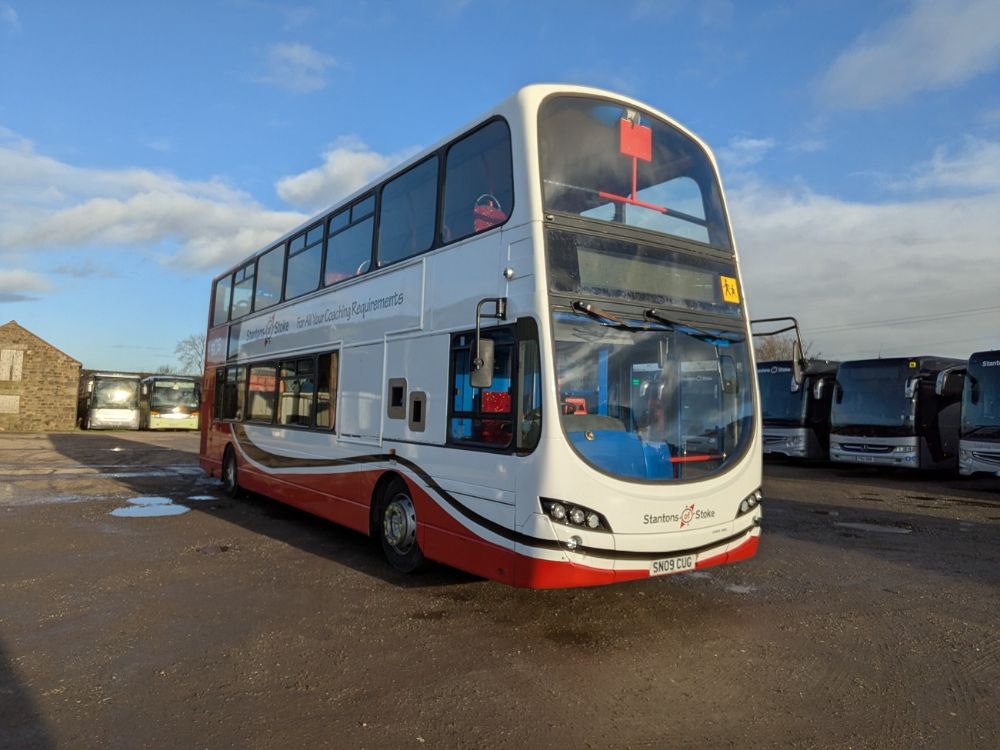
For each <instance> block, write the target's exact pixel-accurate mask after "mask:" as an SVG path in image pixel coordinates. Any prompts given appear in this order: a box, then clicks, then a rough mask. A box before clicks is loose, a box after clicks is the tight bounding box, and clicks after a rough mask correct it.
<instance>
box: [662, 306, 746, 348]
mask: <svg viewBox="0 0 1000 750" xmlns="http://www.w3.org/2000/svg"><path fill="white" fill-rule="evenodd" d="M644 315H645V316H646V319H647V320H655V321H656V322H657V323H662V324H663V325H665V326H668V327H669V328H671V329H672V330H674V331H677V332H678V333H683V334H685V335H686V336H690V337H691V338H693V339H698V341H704V342H705V343H706V344H711V345H712V346H730V345H732V344H740V343H742V342H744V341H746V338H745V337H744V336H741V335H740V334H738V333H722V332H721V331H706V330H704V329H702V328H695V327H694V326H689V325H684V324H683V323H678V322H677V321H676V320H671V319H670V318H667V317H665V316H664V315H661V314H660V312H659V311H658V310H656V309H653V308H651V309H649V310H646V312H645V313H644Z"/></svg>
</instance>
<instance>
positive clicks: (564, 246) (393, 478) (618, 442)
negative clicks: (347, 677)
mask: <svg viewBox="0 0 1000 750" xmlns="http://www.w3.org/2000/svg"><path fill="white" fill-rule="evenodd" d="M209 315H210V320H209V328H208V335H207V347H206V369H205V372H206V377H205V383H204V390H205V393H204V400H203V411H202V427H201V430H202V435H201V450H200V462H201V466H202V467H203V468H204V469H205V471H207V472H208V473H209V474H211V475H212V476H217V477H221V479H222V480H223V483H224V486H225V488H226V490H227V491H228V492H229V493H233V494H235V493H236V492H237V491H238V490H239V489H240V488H245V489H248V490H251V491H254V492H257V493H262V494H264V495H267V496H270V497H272V498H275V499H277V500H280V501H283V502H286V503H289V504H292V505H295V506H297V507H299V508H302V509H304V510H306V511H309V512H312V513H315V514H317V515H319V516H322V517H324V518H327V519H330V520H333V521H335V522H337V523H340V524H343V525H345V526H347V527H350V528H352V529H356V530H357V531H359V532H362V533H365V534H369V535H371V536H372V537H374V538H375V539H377V540H379V544H380V546H381V549H382V551H383V553H384V554H385V557H386V558H387V560H388V561H389V563H390V564H391V565H392V566H393V567H394V568H396V569H397V570H400V571H404V572H409V571H413V570H415V569H417V568H419V567H421V566H422V565H423V563H424V562H425V561H427V560H433V561H437V562H440V563H444V564H447V565H450V566H453V567H456V568H459V569H462V570H465V571H468V572H470V573H472V574H475V575H478V576H482V577H485V578H489V579H493V580H496V581H501V582H504V583H507V584H511V585H515V586H522V587H532V588H548V587H563V586H583V585H594V584H606V583H612V582H616V581H626V580H634V579H641V578H647V577H649V576H655V575H663V574H670V573H678V572H682V571H688V570H694V569H696V568H704V567H707V566H711V565H718V564H720V563H727V562H734V561H737V560H742V559H744V558H747V557H750V556H751V555H753V554H754V552H755V551H756V549H757V545H758V540H759V536H760V518H761V508H760V502H761V491H760V487H761V452H760V451H761V449H760V431H759V411H757V410H756V406H755V397H754V394H755V391H756V387H755V378H754V375H755V373H754V367H753V354H752V347H751V346H750V345H749V343H748V342H749V340H750V339H749V327H748V322H747V316H746V310H745V306H744V302H743V295H742V286H741V282H740V274H739V268H738V263H737V256H736V247H735V243H734V241H733V236H732V232H731V229H730V226H729V220H728V218H727V213H726V207H725V200H724V197H723V192H722V186H721V184H720V181H719V176H718V171H717V168H716V165H715V161H714V158H713V156H712V155H711V153H710V151H709V150H708V148H707V147H706V146H705V145H704V144H703V143H702V142H701V141H700V140H698V139H697V138H696V137H695V136H694V135H692V134H691V133H690V132H689V131H687V130H685V129H684V128H682V127H681V126H680V125H678V124H677V123H675V122H674V121H673V120H671V119H670V118H668V117H667V116H666V115H664V114H662V113H660V112H658V111H656V110H654V109H652V108H650V107H648V106H646V105H644V104H641V103H639V102H637V101H635V100H632V99H629V98H625V97H622V96H618V95H616V94H612V93H608V92H604V91H600V90H596V89H589V88H581V87H571V86H548V85H537V86H530V87H526V88H524V89H522V90H520V91H518V92H517V93H516V94H515V95H514V96H512V97H511V98H509V99H507V100H506V101H504V102H502V103H501V104H499V105H498V106H496V107H495V108H493V109H492V110H491V111H489V112H487V113H486V114H484V115H483V116H482V117H481V118H479V119H478V120H476V121H475V122H474V123H473V124H471V125H469V126H468V127H466V128H463V129H462V130H461V131H459V132H458V133H456V134H455V135H453V136H451V137H449V138H447V139H444V140H442V141H440V142H438V143H437V144H435V145H433V146H431V147H430V148H428V149H426V150H425V151H423V152H422V153H420V154H418V155H417V156H414V157H413V158H412V159H410V160H409V161H407V162H406V163H404V164H402V165H401V166H400V167H399V168H398V169H396V170H394V171H393V172H392V173H390V174H388V175H386V176H384V177H383V178H381V179H379V180H376V181H375V182H373V183H371V184H369V185H367V186H366V187H364V188H362V189H361V190H358V191H357V192H355V193H354V194H353V195H351V196H350V197H348V198H347V199H346V200H344V201H343V202H342V203H340V204H338V205H337V206H335V207H334V208H332V209H331V210H329V211H326V212H324V213H322V214H321V215H319V216H316V217H315V218H313V219H312V220H310V221H308V222H306V223H305V224H303V225H302V226H300V227H298V228H297V229H295V230H293V231H292V232H290V233H288V234H287V235H285V236H284V237H281V238H279V239H278V240H277V241H275V242H274V243H272V244H270V245H269V246H267V247H266V248H264V249H263V250H262V251H261V252H259V253H257V254H255V255H253V256H252V257H250V258H248V259H247V260H245V261H243V262H241V263H239V264H238V265H236V266H235V267H234V268H232V269H230V270H229V271H227V272H226V273H224V274H222V275H221V276H219V277H218V278H216V279H215V281H214V284H213V290H212V298H211V305H210V314H209Z"/></svg>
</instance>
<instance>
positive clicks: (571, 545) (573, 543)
mask: <svg viewBox="0 0 1000 750" xmlns="http://www.w3.org/2000/svg"><path fill="white" fill-rule="evenodd" d="M582 541H583V540H582V539H581V538H580V537H578V536H571V537H570V538H569V539H567V540H566V549H576V548H577V547H579V546H580V543H581V542H582Z"/></svg>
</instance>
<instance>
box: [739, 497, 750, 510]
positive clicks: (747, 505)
mask: <svg viewBox="0 0 1000 750" xmlns="http://www.w3.org/2000/svg"><path fill="white" fill-rule="evenodd" d="M748 510H750V503H748V502H747V501H746V500H744V501H743V502H742V503H740V513H746V512H747V511H748Z"/></svg>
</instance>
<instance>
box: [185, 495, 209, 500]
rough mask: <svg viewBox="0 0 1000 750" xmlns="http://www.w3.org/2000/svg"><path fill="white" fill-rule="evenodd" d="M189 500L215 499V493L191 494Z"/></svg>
mask: <svg viewBox="0 0 1000 750" xmlns="http://www.w3.org/2000/svg"><path fill="white" fill-rule="evenodd" d="M188 500H215V496H214V495H191V497H189V498H188Z"/></svg>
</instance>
